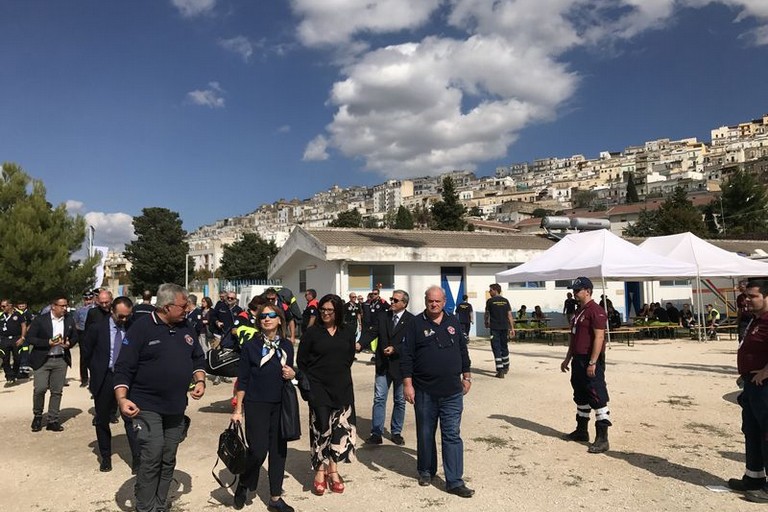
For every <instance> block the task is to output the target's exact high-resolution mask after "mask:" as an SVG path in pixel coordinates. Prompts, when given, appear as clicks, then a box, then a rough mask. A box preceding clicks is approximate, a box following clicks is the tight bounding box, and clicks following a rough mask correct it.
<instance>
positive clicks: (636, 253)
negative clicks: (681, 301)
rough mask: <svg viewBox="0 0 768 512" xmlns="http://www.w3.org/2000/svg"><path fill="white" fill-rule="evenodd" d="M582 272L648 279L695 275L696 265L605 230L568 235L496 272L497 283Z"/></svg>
mask: <svg viewBox="0 0 768 512" xmlns="http://www.w3.org/2000/svg"><path fill="white" fill-rule="evenodd" d="M579 276H584V277H589V278H602V279H607V280H621V281H651V280H658V279H659V278H666V277H693V276H696V266H695V265H694V264H692V263H686V262H682V261H679V260H673V259H670V258H665V257H664V256H659V255H658V254H655V253H652V252H649V251H646V250H644V249H641V248H640V247H638V246H636V245H635V244H633V243H631V242H627V241H626V240H624V239H623V238H621V237H619V236H616V235H614V234H613V233H611V232H610V231H608V230H605V229H601V230H598V231H588V232H585V233H575V234H572V235H568V236H566V237H565V238H563V239H562V240H560V241H559V242H557V243H556V244H555V245H553V246H552V247H550V248H549V249H547V250H546V251H544V252H543V253H542V254H541V255H539V256H537V257H536V258H534V259H532V260H531V261H529V262H527V263H523V264H522V265H520V266H519V267H515V268H512V269H509V270H505V271H504V272H499V273H498V274H496V282H498V283H515V282H523V281H554V280H565V279H575V278H576V277H579Z"/></svg>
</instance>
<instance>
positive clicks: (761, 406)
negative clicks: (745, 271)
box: [728, 278, 768, 503]
mask: <svg viewBox="0 0 768 512" xmlns="http://www.w3.org/2000/svg"><path fill="white" fill-rule="evenodd" d="M744 293H746V305H747V307H748V308H749V311H750V312H751V313H752V314H753V315H754V318H753V320H752V321H751V322H750V323H749V325H748V326H747V328H746V330H745V331H744V339H743V340H742V342H741V343H740V344H739V350H738V352H737V353H736V366H737V368H738V371H739V376H740V377H739V380H740V381H743V384H744V390H743V391H742V393H741V394H740V395H739V398H738V402H739V405H740V406H741V431H742V432H743V433H744V448H745V450H744V451H745V459H746V469H745V471H744V476H742V477H741V478H731V479H730V480H728V487H730V488H731V489H733V490H735V491H742V492H743V491H746V492H747V495H746V498H747V499H748V500H749V501H754V502H757V503H768V489H767V488H766V480H765V468H766V465H768V457H766V456H767V455H768V437H767V434H768V385H766V380H768V278H763V279H753V280H750V281H749V282H748V283H747V285H746V289H745V290H744Z"/></svg>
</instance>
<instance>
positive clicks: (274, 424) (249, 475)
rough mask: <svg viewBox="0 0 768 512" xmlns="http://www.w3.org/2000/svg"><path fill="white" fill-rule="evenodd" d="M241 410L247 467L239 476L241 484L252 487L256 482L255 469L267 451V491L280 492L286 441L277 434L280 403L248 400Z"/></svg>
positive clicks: (257, 470)
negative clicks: (243, 412)
mask: <svg viewBox="0 0 768 512" xmlns="http://www.w3.org/2000/svg"><path fill="white" fill-rule="evenodd" d="M243 408H244V409H245V437H246V440H247V441H248V469H246V470H245V472H244V473H243V474H242V475H241V476H240V483H241V485H245V486H246V487H248V489H250V490H255V489H256V487H257V486H258V485H259V471H260V470H261V465H262V464H264V460H265V459H266V458H267V454H269V462H268V464H269V467H268V469H267V475H268V476H269V494H270V496H280V495H281V494H282V493H283V476H284V475H285V458H286V455H287V454H288V443H287V442H286V441H285V439H282V437H281V436H280V408H281V405H280V403H279V402H278V403H274V404H272V403H266V402H248V401H246V402H245V403H244V404H243Z"/></svg>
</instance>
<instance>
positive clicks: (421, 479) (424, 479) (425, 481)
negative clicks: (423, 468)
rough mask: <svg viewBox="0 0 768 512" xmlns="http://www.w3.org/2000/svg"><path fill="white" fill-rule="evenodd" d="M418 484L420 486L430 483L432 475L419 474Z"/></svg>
mask: <svg viewBox="0 0 768 512" xmlns="http://www.w3.org/2000/svg"><path fill="white" fill-rule="evenodd" d="M419 485H420V486H422V487H427V486H429V485H432V477H431V476H429V475H419Z"/></svg>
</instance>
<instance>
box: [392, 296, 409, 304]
mask: <svg viewBox="0 0 768 512" xmlns="http://www.w3.org/2000/svg"><path fill="white" fill-rule="evenodd" d="M389 302H391V303H392V304H397V303H398V302H405V301H404V300H403V299H396V298H395V297H390V298H389Z"/></svg>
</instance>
